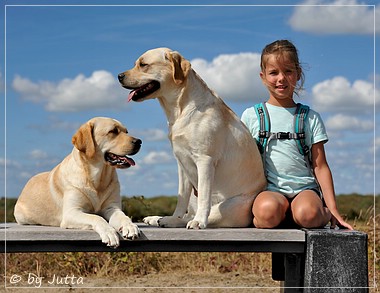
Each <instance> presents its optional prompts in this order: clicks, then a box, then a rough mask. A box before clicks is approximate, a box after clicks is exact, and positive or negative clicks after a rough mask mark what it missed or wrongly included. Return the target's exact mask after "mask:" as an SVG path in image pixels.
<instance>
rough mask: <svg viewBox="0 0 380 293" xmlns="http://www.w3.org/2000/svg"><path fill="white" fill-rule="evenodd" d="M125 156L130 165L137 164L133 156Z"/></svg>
mask: <svg viewBox="0 0 380 293" xmlns="http://www.w3.org/2000/svg"><path fill="white" fill-rule="evenodd" d="M125 158H126V160H127V162H128V163H129V165H131V166H134V165H136V163H135V161H134V160H133V159H132V158H129V157H125Z"/></svg>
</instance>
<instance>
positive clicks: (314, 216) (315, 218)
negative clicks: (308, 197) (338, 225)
mask: <svg viewBox="0 0 380 293" xmlns="http://www.w3.org/2000/svg"><path fill="white" fill-rule="evenodd" d="M293 220H294V222H295V223H296V224H297V225H299V226H301V227H304V228H319V227H322V226H324V225H326V224H327V222H328V216H327V214H326V213H325V212H324V211H323V210H321V209H319V208H317V207H310V206H303V207H298V208H297V209H295V210H293Z"/></svg>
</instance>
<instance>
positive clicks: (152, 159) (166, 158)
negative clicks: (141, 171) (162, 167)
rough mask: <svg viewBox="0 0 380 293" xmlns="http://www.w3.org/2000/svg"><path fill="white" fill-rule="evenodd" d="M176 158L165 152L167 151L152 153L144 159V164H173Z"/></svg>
mask: <svg viewBox="0 0 380 293" xmlns="http://www.w3.org/2000/svg"><path fill="white" fill-rule="evenodd" d="M173 160H174V157H173V154H171V153H168V152H165V151H158V152H157V151H152V152H150V153H148V154H147V155H146V156H145V157H144V159H143V163H144V164H147V165H152V164H166V163H170V162H173Z"/></svg>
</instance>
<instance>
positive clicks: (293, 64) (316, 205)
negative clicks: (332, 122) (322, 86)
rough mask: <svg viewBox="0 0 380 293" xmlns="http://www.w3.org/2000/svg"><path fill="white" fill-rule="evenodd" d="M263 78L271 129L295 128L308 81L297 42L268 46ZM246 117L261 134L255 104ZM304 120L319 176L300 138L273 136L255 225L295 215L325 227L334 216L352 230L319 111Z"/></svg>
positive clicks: (255, 207)
mask: <svg viewBox="0 0 380 293" xmlns="http://www.w3.org/2000/svg"><path fill="white" fill-rule="evenodd" d="M260 77H261V79H262V82H263V83H264V85H265V86H266V87H267V88H268V91H269V100H268V101H267V102H266V108H267V110H268V114H269V117H270V125H271V132H273V133H275V132H284V133H287V132H290V133H294V123H293V120H294V114H295V111H296V103H295V102H294V99H293V95H294V93H296V94H297V91H298V90H300V89H302V86H303V82H304V74H303V72H302V68H301V65H300V62H299V60H298V53H297V49H296V48H295V46H294V45H293V44H292V43H291V42H289V41H287V40H279V41H275V42H273V43H271V44H269V45H267V46H266V47H265V48H264V50H263V51H262V55H261V72H260ZM242 121H243V122H244V123H245V125H246V126H247V127H248V129H249V130H250V132H251V133H252V136H253V137H254V138H256V139H257V138H258V133H259V129H260V127H259V119H258V118H257V115H256V111H255V109H254V107H252V108H248V109H246V110H245V111H244V113H243V115H242ZM304 125H305V129H304V131H305V135H306V138H305V141H306V144H307V145H308V146H309V147H310V150H311V168H312V169H313V171H314V175H313V174H312V172H311V170H310V169H309V167H308V166H307V164H306V162H305V158H304V156H303V155H302V154H300V152H299V150H298V148H297V142H296V141H295V140H294V139H275V140H271V141H270V142H269V144H268V146H267V152H266V156H265V158H263V160H265V169H266V170H265V171H266V174H267V180H268V187H267V190H265V191H263V192H261V193H260V194H259V195H258V196H257V197H256V199H255V201H254V203H253V207H252V212H253V215H254V219H253V224H254V225H255V227H257V228H274V227H277V226H279V225H280V224H281V223H282V222H283V221H284V220H285V219H286V217H287V216H288V215H289V217H291V219H292V220H293V221H294V223H295V224H297V225H298V226H301V227H304V228H318V227H323V226H325V225H326V224H327V223H328V222H329V221H330V220H331V227H332V228H334V227H335V224H336V223H338V224H339V225H340V226H343V227H346V228H348V229H352V227H351V226H350V225H349V224H348V223H346V222H345V221H344V220H343V218H342V217H341V215H340V214H339V212H338V210H337V207H336V201H335V192H334V186H333V179H332V175H331V171H330V168H329V166H328V164H327V161H326V157H325V150H324V143H326V142H327V140H328V137H327V134H326V131H325V127H324V124H323V122H322V120H321V118H320V116H319V114H318V113H316V112H315V111H313V110H310V111H309V113H308V116H307V117H306V119H305V124H304ZM319 187H320V188H319ZM322 195H323V199H322ZM326 206H327V207H326Z"/></svg>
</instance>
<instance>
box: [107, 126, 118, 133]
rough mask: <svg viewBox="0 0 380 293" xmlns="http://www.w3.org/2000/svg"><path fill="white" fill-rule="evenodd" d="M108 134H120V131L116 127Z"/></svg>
mask: <svg viewBox="0 0 380 293" xmlns="http://www.w3.org/2000/svg"><path fill="white" fill-rule="evenodd" d="M108 133H112V134H119V129H118V128H117V127H115V128H114V129H112V130H110V131H109V132H108Z"/></svg>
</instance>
